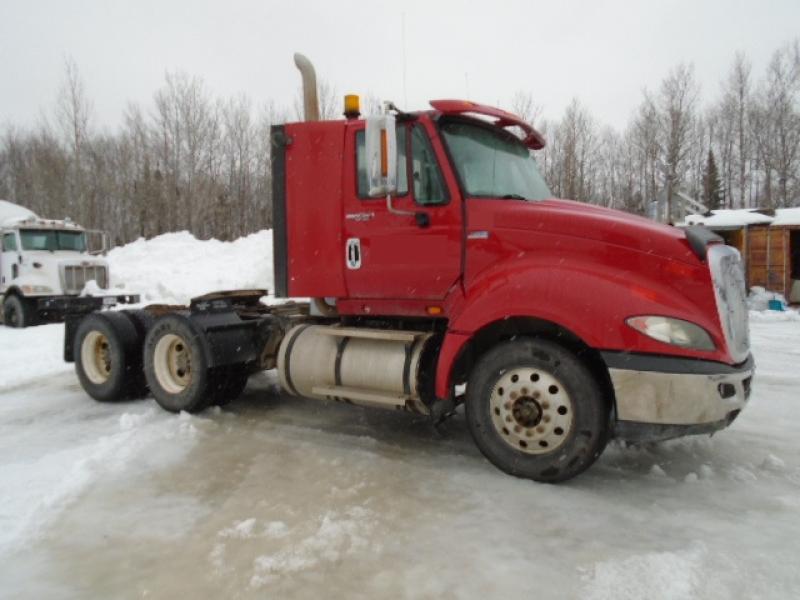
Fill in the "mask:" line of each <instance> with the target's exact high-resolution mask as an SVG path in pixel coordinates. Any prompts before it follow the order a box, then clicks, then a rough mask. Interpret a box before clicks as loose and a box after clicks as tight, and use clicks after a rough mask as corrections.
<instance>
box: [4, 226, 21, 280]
mask: <svg viewBox="0 0 800 600" xmlns="http://www.w3.org/2000/svg"><path fill="white" fill-rule="evenodd" d="M2 241H3V245H2V248H0V292H3V291H5V289H6V288H7V287H8V286H9V285H10V284H11V280H13V279H15V278H16V277H17V270H18V269H19V265H18V259H19V254H18V253H17V234H16V233H14V232H13V231H10V232H7V233H4V234H3V240H2Z"/></svg>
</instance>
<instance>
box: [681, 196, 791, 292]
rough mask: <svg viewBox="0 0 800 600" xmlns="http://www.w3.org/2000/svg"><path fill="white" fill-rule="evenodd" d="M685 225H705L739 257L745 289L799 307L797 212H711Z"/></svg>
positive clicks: (785, 210) (780, 209) (691, 216)
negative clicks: (777, 296)
mask: <svg viewBox="0 0 800 600" xmlns="http://www.w3.org/2000/svg"><path fill="white" fill-rule="evenodd" d="M684 223H685V224H686V225H705V226H706V227H708V228H709V229H711V230H712V231H714V232H716V233H718V234H719V235H720V236H722V237H723V238H724V239H725V243H727V244H729V245H731V246H734V247H735V248H737V249H738V250H739V252H741V253H742V258H743V259H744V263H745V275H746V281H747V287H748V288H750V287H752V286H761V287H763V288H766V289H767V290H769V291H772V292H779V293H781V294H783V295H784V297H785V298H786V299H787V300H788V301H789V302H791V303H792V304H798V303H800V208H778V209H776V210H759V209H743V210H713V211H710V212H708V213H705V214H703V215H689V216H688V217H686V220H685V222H684Z"/></svg>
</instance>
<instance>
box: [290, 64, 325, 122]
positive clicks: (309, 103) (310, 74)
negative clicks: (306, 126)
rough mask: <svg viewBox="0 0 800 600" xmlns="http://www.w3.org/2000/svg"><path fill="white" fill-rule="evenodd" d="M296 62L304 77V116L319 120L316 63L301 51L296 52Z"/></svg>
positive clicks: (307, 118) (310, 119) (309, 119)
mask: <svg viewBox="0 0 800 600" xmlns="http://www.w3.org/2000/svg"><path fill="white" fill-rule="evenodd" d="M294 64H295V65H297V69H298V70H299V71H300V75H301V76H302V78H303V113H304V114H303V117H304V118H305V120H306V121H319V99H318V98H317V74H316V72H315V71H314V65H312V64H311V61H310V60H308V58H306V57H305V56H303V55H302V54H300V53H299V52H295V54H294Z"/></svg>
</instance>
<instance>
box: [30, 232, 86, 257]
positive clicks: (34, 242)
mask: <svg viewBox="0 0 800 600" xmlns="http://www.w3.org/2000/svg"><path fill="white" fill-rule="evenodd" d="M19 237H20V239H21V241H22V249H23V250H51V251H52V250H73V251H75V252H85V251H86V234H85V233H84V232H82V231H59V230H57V229H22V230H20V232H19Z"/></svg>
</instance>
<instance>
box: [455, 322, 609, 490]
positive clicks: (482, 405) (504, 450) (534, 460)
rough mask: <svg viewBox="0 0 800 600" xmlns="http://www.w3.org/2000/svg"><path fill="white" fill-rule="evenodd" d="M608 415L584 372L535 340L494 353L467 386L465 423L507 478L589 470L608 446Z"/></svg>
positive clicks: (551, 478)
mask: <svg viewBox="0 0 800 600" xmlns="http://www.w3.org/2000/svg"><path fill="white" fill-rule="evenodd" d="M609 411H610V407H609V402H608V400H607V398H605V396H604V394H603V392H602V389H601V387H600V386H599V385H598V383H597V381H596V380H595V378H594V377H593V375H592V373H591V372H590V371H589V370H588V369H587V367H586V365H584V364H583V363H582V362H581V361H580V360H578V358H577V357H576V356H575V355H573V354H572V353H571V352H569V351H568V350H566V349H565V348H563V347H561V346H559V345H557V344H554V343H552V342H549V341H547V340H542V339H537V338H520V339H517V340H513V341H508V342H503V343H501V344H499V345H498V346H496V347H494V348H492V349H491V350H489V352H487V353H486V354H485V355H483V356H482V357H481V359H480V360H479V361H478V363H477V364H476V365H475V368H474V369H473V374H472V376H471V377H470V379H469V382H468V385H467V397H466V417H467V422H468V424H469V428H470V432H471V433H472V437H473V438H474V440H475V443H476V444H477V445H478V447H479V448H480V450H481V452H483V454H484V455H485V456H486V458H488V459H489V460H490V461H491V462H492V463H493V464H494V465H495V466H497V467H498V468H500V469H502V470H503V471H505V472H507V473H509V474H511V475H516V476H518V477H525V478H529V479H534V480H536V481H543V482H553V483H554V482H558V481H564V480H566V479H570V478H572V477H574V476H576V475H578V474H579V473H581V472H582V471H584V470H585V469H587V468H588V467H589V466H590V465H591V464H592V463H593V462H594V461H595V460H596V459H597V458H598V457H599V456H600V454H601V453H602V452H603V449H604V448H605V445H606V443H607V441H608V437H609Z"/></svg>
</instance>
